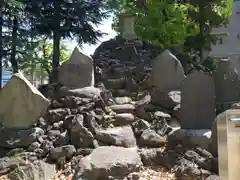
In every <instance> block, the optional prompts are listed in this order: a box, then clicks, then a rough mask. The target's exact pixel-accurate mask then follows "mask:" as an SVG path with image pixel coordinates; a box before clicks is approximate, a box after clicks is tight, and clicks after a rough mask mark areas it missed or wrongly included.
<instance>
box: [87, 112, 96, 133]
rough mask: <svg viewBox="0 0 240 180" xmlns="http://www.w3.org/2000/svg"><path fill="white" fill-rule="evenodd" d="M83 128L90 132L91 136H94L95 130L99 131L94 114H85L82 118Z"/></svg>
mask: <svg viewBox="0 0 240 180" xmlns="http://www.w3.org/2000/svg"><path fill="white" fill-rule="evenodd" d="M84 121H85V124H86V125H85V126H87V128H88V129H89V130H90V131H91V133H92V134H96V132H97V130H98V129H100V125H99V124H98V123H97V121H96V119H95V117H94V112H93V111H92V113H85V116H84Z"/></svg>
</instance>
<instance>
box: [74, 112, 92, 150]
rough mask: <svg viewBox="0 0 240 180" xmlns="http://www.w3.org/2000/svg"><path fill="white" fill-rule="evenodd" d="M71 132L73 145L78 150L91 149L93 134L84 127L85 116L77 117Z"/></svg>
mask: <svg viewBox="0 0 240 180" xmlns="http://www.w3.org/2000/svg"><path fill="white" fill-rule="evenodd" d="M73 121H74V122H73V125H72V128H71V132H70V139H71V143H72V144H73V145H74V146H75V147H76V148H89V147H92V146H93V140H94V137H93V134H92V133H91V132H90V131H89V130H88V129H87V128H85V127H84V126H83V116H82V115H77V116H76V117H75V118H74V120H73Z"/></svg>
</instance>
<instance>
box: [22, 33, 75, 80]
mask: <svg viewBox="0 0 240 180" xmlns="http://www.w3.org/2000/svg"><path fill="white" fill-rule="evenodd" d="M27 46H28V47H27V48H26V53H24V54H23V55H22V56H21V57H19V59H18V62H20V69H21V70H23V71H24V72H25V73H28V74H31V73H33V72H36V71H37V72H39V76H42V75H44V74H46V75H47V76H48V77H50V74H51V71H52V54H53V43H51V42H50V40H49V39H47V38H46V37H39V38H37V39H35V40H31V41H30V42H29V43H28V45H27ZM69 56H70V53H69V50H68V49H67V47H66V45H65V44H61V45H60V62H63V61H66V60H67V59H68V58H69Z"/></svg>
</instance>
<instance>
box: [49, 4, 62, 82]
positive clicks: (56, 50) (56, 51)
mask: <svg viewBox="0 0 240 180" xmlns="http://www.w3.org/2000/svg"><path fill="white" fill-rule="evenodd" d="M54 8H55V18H54V22H55V23H54V31H53V61H52V76H51V83H54V82H58V68H59V57H60V40H61V35H60V18H61V17H60V3H59V2H58V1H54Z"/></svg>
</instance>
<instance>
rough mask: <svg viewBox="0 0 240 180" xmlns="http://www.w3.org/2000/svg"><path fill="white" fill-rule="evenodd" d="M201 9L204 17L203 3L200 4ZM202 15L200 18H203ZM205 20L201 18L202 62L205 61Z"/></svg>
mask: <svg viewBox="0 0 240 180" xmlns="http://www.w3.org/2000/svg"><path fill="white" fill-rule="evenodd" d="M199 11H200V13H201V14H202V15H201V17H204V6H203V5H202V4H200V7H199ZM201 17H200V18H201ZM204 23H205V22H204V21H203V19H202V18H201V19H200V20H199V29H200V32H199V33H200V37H201V38H202V41H203V42H202V44H201V47H200V54H199V55H200V62H201V63H202V62H203V61H204V47H205V33H204Z"/></svg>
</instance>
